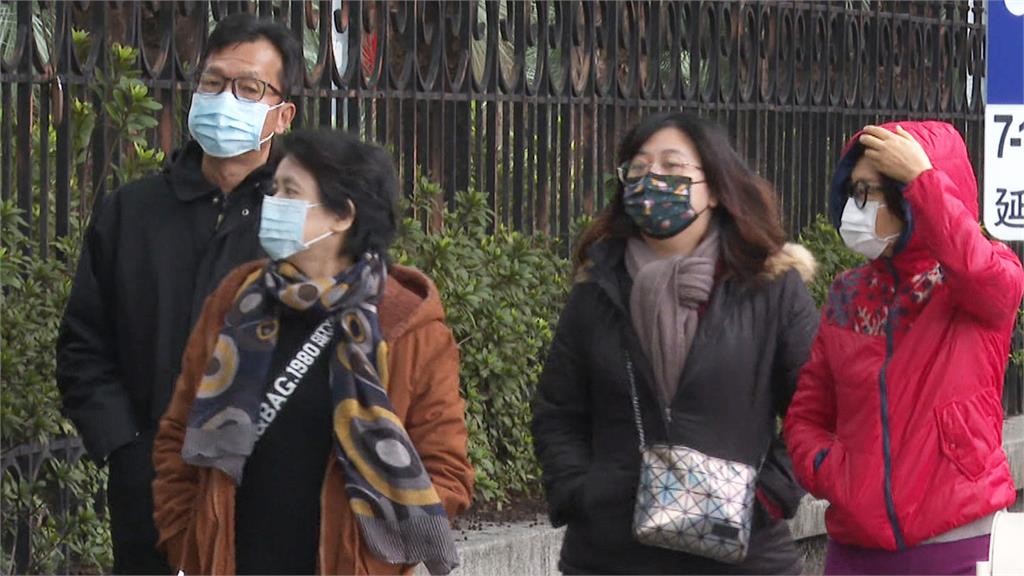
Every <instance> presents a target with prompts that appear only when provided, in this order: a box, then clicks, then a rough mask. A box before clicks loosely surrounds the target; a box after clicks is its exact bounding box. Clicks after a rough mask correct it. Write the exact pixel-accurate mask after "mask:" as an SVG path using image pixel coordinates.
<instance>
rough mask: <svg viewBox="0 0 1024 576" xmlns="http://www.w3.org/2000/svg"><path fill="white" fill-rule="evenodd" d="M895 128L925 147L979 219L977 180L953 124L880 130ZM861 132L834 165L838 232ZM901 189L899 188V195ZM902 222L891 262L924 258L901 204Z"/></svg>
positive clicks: (832, 205)
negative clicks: (900, 129)
mask: <svg viewBox="0 0 1024 576" xmlns="http://www.w3.org/2000/svg"><path fill="white" fill-rule="evenodd" d="M896 126H902V127H903V129H904V130H906V131H907V132H909V133H910V134H911V135H912V136H913V137H914V139H915V140H917V141H918V143H920V144H921V147H922V148H924V151H925V153H926V154H927V155H928V159H929V160H931V163H932V167H933V168H934V169H936V170H941V171H943V172H944V173H945V174H946V175H947V176H949V178H950V179H951V180H952V181H953V183H954V184H956V196H957V198H958V199H959V200H960V201H961V202H963V204H964V206H965V207H966V208H967V210H968V211H969V212H970V213H971V215H972V216H973V217H974V219H975V220H977V218H978V180H977V178H975V176H974V168H973V167H972V166H971V160H970V157H969V156H968V155H967V145H966V144H965V143H964V139H963V137H962V136H961V135H960V133H959V132H957V130H956V128H955V127H953V125H952V124H948V123H946V122H935V121H927V122H914V121H906V122H890V123H887V124H882V125H881V127H882V128H885V129H887V130H891V131H895V130H896ZM861 134H863V130H861V131H858V132H857V133H856V134H854V135H853V136H852V137H851V138H850V140H849V141H847V143H846V146H845V147H844V148H843V152H842V154H841V156H840V160H839V163H838V164H837V165H836V171H835V174H834V175H833V176H832V187H831V190H830V191H829V215H830V217H831V220H832V225H833V226H835V227H836V230H838V229H839V225H840V223H841V221H842V217H843V208H845V206H846V193H845V191H844V190H845V188H846V183H847V182H848V181H849V179H850V175H851V174H852V173H853V168H854V166H856V164H857V161H858V160H860V158H861V156H863V155H864V146H862V145H861V144H860V143H859V142H858V139H859V138H860V136H861ZM902 191H903V186H901V187H900V192H901V193H902ZM901 208H902V210H903V214H904V217H905V220H906V222H907V225H906V227H904V230H903V234H902V235H901V236H900V238H899V239H898V240H897V241H896V250H895V255H894V257H893V259H894V260H907V259H918V258H921V257H923V256H924V254H925V253H926V251H927V248H926V247H925V246H924V245H923V244H921V243H918V242H915V241H914V214H913V211H912V210H911V208H910V205H909V204H908V203H907V202H906V200H904V201H903V204H902V206H901Z"/></svg>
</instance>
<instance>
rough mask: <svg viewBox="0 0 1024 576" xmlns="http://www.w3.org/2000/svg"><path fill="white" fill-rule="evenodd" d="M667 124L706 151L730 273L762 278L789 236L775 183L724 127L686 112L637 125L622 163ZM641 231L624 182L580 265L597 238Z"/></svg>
mask: <svg viewBox="0 0 1024 576" xmlns="http://www.w3.org/2000/svg"><path fill="white" fill-rule="evenodd" d="M665 128H676V129H677V130H680V131H681V132H683V133H684V134H686V135H687V136H689V137H690V139H691V140H693V143H694V145H695V146H696V148H697V152H698V153H699V154H700V157H701V165H702V166H703V168H704V177H705V180H706V181H707V183H708V187H709V190H710V191H711V194H713V195H714V197H715V198H716V199H717V200H718V207H717V208H716V209H715V210H713V211H712V214H713V216H712V217H713V218H714V222H713V224H714V225H717V226H718V228H719V233H720V235H721V239H722V263H723V265H724V267H725V271H726V273H728V274H730V275H734V276H737V277H739V278H742V279H745V280H750V279H753V278H755V277H757V275H758V274H760V273H761V272H762V271H763V270H764V265H765V260H767V259H768V257H769V256H771V255H772V254H774V253H775V252H777V251H778V250H779V249H781V248H782V245H783V244H784V243H785V241H786V233H785V231H784V230H783V229H782V224H781V222H780V219H779V209H778V202H777V199H776V195H775V190H774V188H772V185H771V184H770V183H769V182H768V181H767V180H765V179H763V178H761V177H759V176H758V175H757V174H755V173H754V172H753V170H751V169H750V167H749V166H748V165H747V163H746V162H745V161H744V160H743V159H742V158H741V157H740V156H739V154H737V153H736V150H734V149H733V147H732V145H730V144H729V139H728V137H727V136H726V134H725V132H724V131H723V130H722V128H721V127H720V126H718V125H717V124H715V123H713V122H710V121H708V120H705V119H703V118H699V117H697V116H695V115H693V114H690V113H686V112H669V113H662V114H657V115H654V116H650V117H648V118H647V119H645V120H644V121H643V122H641V123H640V124H638V125H637V126H635V127H634V128H633V129H632V130H630V131H629V133H627V134H626V136H625V137H624V138H623V140H622V142H621V143H620V145H619V154H618V163H619V164H622V163H624V162H628V161H629V160H632V159H633V157H634V156H636V155H637V153H638V152H639V151H640V148H642V147H643V145H644V143H645V142H647V140H648V139H650V137H651V136H653V135H654V134H655V133H656V132H658V131H660V130H663V129H665ZM639 235H640V229H639V227H637V225H636V224H635V223H634V222H633V220H632V219H631V218H630V217H629V216H628V215H627V214H626V211H625V209H624V206H623V203H622V184H621V183H620V184H619V186H618V190H616V192H615V197H614V198H613V199H612V201H611V203H610V204H609V205H608V206H607V207H606V208H605V209H604V211H602V212H601V214H600V215H599V216H598V217H597V218H596V219H595V220H594V222H593V224H591V225H590V227H589V228H587V230H586V232H584V233H583V235H582V237H581V238H580V242H579V245H578V247H577V249H576V253H575V265H576V268H577V270H578V269H579V268H580V267H581V266H582V265H583V264H584V262H586V260H587V251H588V250H589V249H590V247H591V246H593V245H594V244H596V243H597V242H599V241H601V240H605V239H611V238H630V237H636V236H639Z"/></svg>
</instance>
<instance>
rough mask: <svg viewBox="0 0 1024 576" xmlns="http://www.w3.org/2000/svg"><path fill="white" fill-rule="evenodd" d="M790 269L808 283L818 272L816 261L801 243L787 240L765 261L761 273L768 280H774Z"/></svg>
mask: <svg viewBox="0 0 1024 576" xmlns="http://www.w3.org/2000/svg"><path fill="white" fill-rule="evenodd" d="M790 270H796V271H797V272H799V273H800V278H803V281H804V283H805V284H810V283H811V282H813V281H814V276H815V274H817V272H818V261H817V260H815V259H814V254H811V251H810V250H808V249H807V248H805V247H804V246H803V245H802V244H797V243H796V242H787V243H786V245H785V246H783V247H782V249H781V250H779V251H778V252H776V253H775V254H773V255H772V256H770V257H769V258H768V260H766V261H765V263H764V272H762V274H763V275H764V276H765V277H766V278H768V279H769V280H775V279H776V278H779V277H781V276H782V275H784V274H785V273H786V272H789V271H790Z"/></svg>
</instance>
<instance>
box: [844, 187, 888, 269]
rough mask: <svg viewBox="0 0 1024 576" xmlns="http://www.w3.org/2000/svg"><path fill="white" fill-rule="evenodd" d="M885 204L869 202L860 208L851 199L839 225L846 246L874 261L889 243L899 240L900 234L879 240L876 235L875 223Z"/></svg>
mask: <svg viewBox="0 0 1024 576" xmlns="http://www.w3.org/2000/svg"><path fill="white" fill-rule="evenodd" d="M882 206H885V204H882V203H881V202H879V201H878V200H868V201H867V202H866V203H865V204H864V208H858V207H857V202H856V201H855V200H854V199H853V198H850V199H848V200H847V201H846V208H844V209H843V218H842V222H841V223H840V225H839V235H840V236H842V238H843V242H845V243H846V246H847V247H848V248H849V249H850V250H853V251H854V252H856V253H858V254H862V255H863V256H864V257H865V258H867V259H868V260H874V259H876V258H878V257H879V256H881V255H882V252H885V249H886V248H887V247H888V246H889V243H890V242H892V241H893V240H895V239H896V238H899V236H900V235H899V234H893V235H892V236H886V237H885V238H879V237H878V235H877V234H875V223H876V222H877V220H878V209H879V208H881V207H882Z"/></svg>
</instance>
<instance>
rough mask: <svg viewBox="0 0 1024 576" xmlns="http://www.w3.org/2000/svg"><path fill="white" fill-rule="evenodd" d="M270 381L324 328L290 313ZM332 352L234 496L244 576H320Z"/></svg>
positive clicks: (249, 465) (256, 452) (285, 411)
mask: <svg viewBox="0 0 1024 576" xmlns="http://www.w3.org/2000/svg"><path fill="white" fill-rule="evenodd" d="M281 320H282V321H281V328H280V333H279V334H278V341H277V348H276V349H275V350H274V356H273V358H272V360H271V364H270V370H269V371H268V373H267V379H268V381H270V382H272V381H273V380H274V379H275V378H276V377H277V376H279V375H280V374H281V372H282V371H283V370H284V368H285V366H286V365H287V364H288V362H289V361H290V360H291V359H292V358H294V357H295V353H296V352H297V351H298V349H299V348H300V347H301V346H302V345H303V343H305V341H306V339H307V338H309V335H310V333H312V332H313V330H315V329H316V327H317V325H318V323H319V321H318V320H316V321H314V320H309V319H305V318H300V317H299V316H298V315H297V314H295V313H292V312H288V311H285V312H283V313H282V316H281ZM329 356H330V353H329V352H328V350H324V352H322V353H321V354H320V356H319V357H318V358H317V359H316V362H315V363H314V364H313V366H312V367H311V368H310V371H309V372H307V373H306V376H305V378H303V379H302V381H301V383H300V384H299V387H298V388H297V389H295V391H294V392H293V393H292V394H291V396H290V397H289V398H288V402H287V403H286V404H285V405H284V406H283V407H282V408H281V409H280V410H279V411H278V413H277V416H275V417H274V420H273V422H272V423H271V424H270V426H269V427H268V428H267V431H266V432H265V433H264V434H263V436H262V437H261V438H260V439H259V441H258V442H257V443H256V447H255V448H254V449H253V453H252V454H251V455H250V456H249V458H248V460H246V462H245V470H244V471H243V475H242V483H241V485H240V486H239V487H238V489H237V490H236V492H235V562H236V566H235V570H236V572H237V573H238V574H315V573H316V571H317V569H316V568H317V550H318V549H319V537H320V489H321V487H322V486H323V481H324V473H325V472H326V470H327V461H328V458H329V457H330V455H331V454H332V453H333V452H332V450H333V444H332V438H333V432H332V429H331V413H332V408H331V391H330V384H329V381H328V368H327V359H328V357H329Z"/></svg>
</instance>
